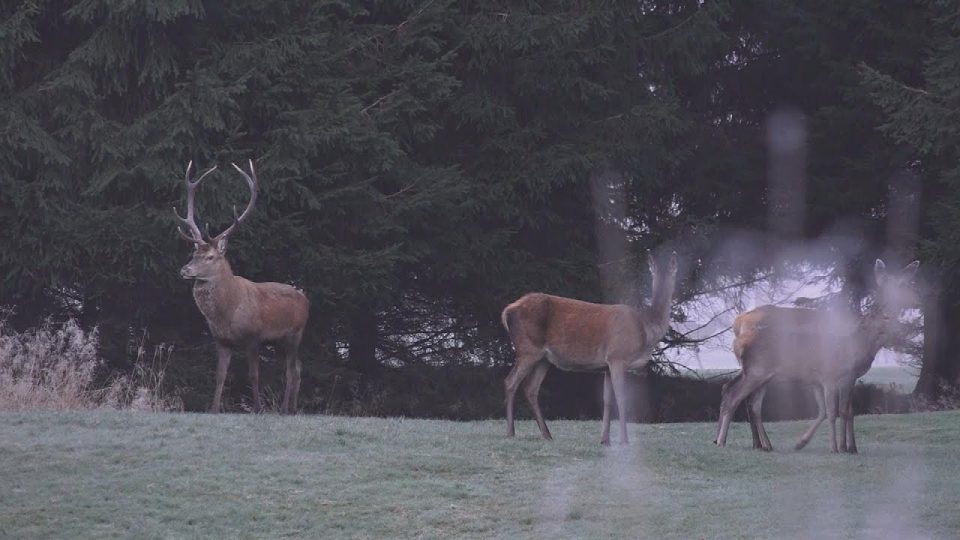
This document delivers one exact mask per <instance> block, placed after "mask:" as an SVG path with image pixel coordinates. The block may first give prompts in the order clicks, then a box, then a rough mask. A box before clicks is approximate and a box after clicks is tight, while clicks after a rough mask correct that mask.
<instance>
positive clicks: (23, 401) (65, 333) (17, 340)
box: [0, 312, 182, 411]
mask: <svg viewBox="0 0 960 540" xmlns="http://www.w3.org/2000/svg"><path fill="white" fill-rule="evenodd" d="M8 316H9V312H4V313H0V411H25V410H36V409H44V410H81V409H100V408H109V409H133V410H148V411H161V410H178V409H182V405H181V404H180V402H179V399H178V398H177V397H176V396H167V395H165V394H164V392H163V391H162V385H163V377H164V371H165V366H166V360H167V358H168V357H169V350H168V349H166V348H164V347H158V348H157V349H156V350H155V351H154V354H153V356H152V358H146V354H144V352H143V348H142V347H141V352H140V355H139V357H138V360H137V363H136V365H135V368H134V371H133V373H132V374H130V375H123V376H117V377H112V378H109V379H108V380H107V382H106V383H100V384H98V375H99V374H100V370H101V368H102V367H103V362H102V360H101V359H100V358H99V356H98V355H97V349H98V336H97V331H96V330H91V331H85V330H84V329H83V328H81V327H80V325H79V324H77V322H76V321H74V320H68V321H66V322H64V323H54V322H52V321H47V322H46V323H44V324H43V325H42V326H40V327H38V328H33V329H30V330H26V331H24V332H17V331H15V330H14V329H12V328H11V327H10V326H9V325H8V324H7V318H8Z"/></svg>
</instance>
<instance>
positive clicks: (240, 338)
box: [173, 160, 310, 413]
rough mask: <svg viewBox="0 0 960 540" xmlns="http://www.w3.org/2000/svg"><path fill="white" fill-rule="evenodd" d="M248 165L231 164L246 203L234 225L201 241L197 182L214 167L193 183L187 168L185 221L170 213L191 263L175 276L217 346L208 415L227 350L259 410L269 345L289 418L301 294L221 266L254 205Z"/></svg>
mask: <svg viewBox="0 0 960 540" xmlns="http://www.w3.org/2000/svg"><path fill="white" fill-rule="evenodd" d="M249 164H250V174H247V173H246V172H245V171H244V170H243V169H241V168H240V167H237V165H236V164H233V167H234V168H235V169H237V171H239V172H240V174H242V175H243V177H244V178H245V179H246V181H247V186H248V187H249V188H250V202H249V203H248V204H247V207H246V209H245V210H244V211H243V213H242V214H240V215H239V216H237V215H236V211H234V221H233V223H232V224H231V225H230V226H229V227H227V228H226V229H225V230H224V231H223V232H221V233H220V234H218V235H217V236H214V237H213V238H209V237H208V238H204V236H203V234H201V232H200V227H198V226H197V222H196V220H195V219H194V198H195V196H196V192H197V187H199V186H200V182H202V181H203V179H204V178H205V177H206V176H207V175H208V174H210V173H212V172H213V171H214V170H216V167H212V168H210V169H207V170H206V171H205V172H204V173H203V174H202V175H200V178H198V179H197V180H191V179H190V170H191V169H192V167H193V162H192V161H191V162H190V163H188V164H187V173H186V175H185V176H184V183H185V184H186V187H187V216H186V217H185V218H184V217H180V214H179V212H177V209H176V208H174V209H173V212H174V214H176V216H177V219H178V220H180V222H181V223H182V224H183V225H185V226H186V227H187V231H188V232H189V234H188V233H187V232H184V230H183V228H182V227H178V228H177V231H178V232H179V233H180V236H182V237H183V238H184V239H186V240H188V241H190V242H193V244H194V245H195V249H194V252H193V258H192V259H190V262H188V263H187V264H186V265H184V267H183V268H181V269H180V276H181V277H183V278H184V279H191V280H193V299H194V300H195V301H196V303H197V307H198V308H199V309H200V312H201V313H203V316H204V318H206V319H207V324H208V325H209V327H210V333H211V334H212V335H213V339H214V340H215V341H216V345H217V387H216V390H215V391H214V393H213V404H212V405H211V407H210V410H211V411H212V412H219V411H220V399H221V397H222V395H223V382H224V379H226V377H227V368H228V367H229V366H230V356H231V351H232V350H233V349H242V350H244V351H245V352H246V355H247V365H248V369H249V377H250V389H251V391H252V393H253V402H254V406H255V407H256V409H257V410H258V411H262V410H263V398H262V397H261V396H260V354H259V347H260V343H261V342H264V341H270V342H274V343H276V344H277V345H279V346H280V347H281V349H282V350H283V352H284V356H285V359H286V371H287V376H286V379H287V380H286V388H285V389H284V393H283V403H282V405H281V412H284V413H294V412H296V410H297V394H298V393H299V391H300V358H299V356H298V349H299V348H300V339H301V338H302V337H303V329H304V327H305V326H306V323H307V314H308V312H309V310H310V302H309V301H308V300H307V297H306V296H304V294H303V293H302V292H300V291H299V290H297V289H296V288H294V287H292V286H290V285H286V284H284V283H254V282H252V281H249V280H247V279H244V278H242V277H240V276H236V275H234V274H233V270H232V269H231V268H230V262H229V261H227V257H226V251H227V238H228V237H229V236H230V234H231V233H233V232H234V231H235V230H236V229H237V226H238V225H240V224H241V223H242V222H243V221H244V220H245V219H246V218H247V216H249V215H250V212H251V211H252V210H253V206H254V204H255V203H256V202H257V173H256V171H254V169H253V161H252V160H251V161H250V162H249Z"/></svg>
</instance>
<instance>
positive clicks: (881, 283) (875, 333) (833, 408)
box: [715, 259, 920, 453]
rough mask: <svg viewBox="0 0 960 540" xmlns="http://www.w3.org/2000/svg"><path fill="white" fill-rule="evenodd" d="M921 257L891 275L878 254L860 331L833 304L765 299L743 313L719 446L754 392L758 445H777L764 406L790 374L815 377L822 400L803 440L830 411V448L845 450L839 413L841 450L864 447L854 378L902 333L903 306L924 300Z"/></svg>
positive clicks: (751, 415) (752, 415) (751, 413)
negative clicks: (772, 388)
mask: <svg viewBox="0 0 960 540" xmlns="http://www.w3.org/2000/svg"><path fill="white" fill-rule="evenodd" d="M919 265H920V263H919V261H914V262H912V263H910V264H909V265H907V266H906V267H905V268H904V269H903V270H902V271H901V272H900V273H899V274H898V275H889V274H888V273H887V270H886V265H884V263H883V261H881V260H880V259H877V262H876V264H875V265H874V275H875V277H876V281H877V286H878V288H877V294H876V296H875V299H874V302H873V304H872V305H871V306H870V307H869V308H868V309H867V311H866V312H865V313H864V314H863V315H862V316H860V317H859V319H857V321H856V323H857V324H856V327H855V328H854V329H853V331H852V332H847V331H844V329H843V322H844V320H843V319H844V317H845V315H844V314H840V313H837V312H834V311H831V310H822V309H807V308H783V307H777V306H761V307H759V308H756V309H754V310H752V311H748V312H746V313H742V314H740V315H739V316H737V318H736V320H735V321H734V325H733V328H734V334H735V335H736V337H735V339H734V345H733V349H734V354H735V355H736V357H737V361H738V362H739V363H740V366H741V368H742V370H741V372H740V374H739V375H738V376H737V377H735V378H734V379H733V380H732V381H730V382H729V383H727V384H726V385H724V388H723V392H722V394H723V395H722V399H721V404H720V420H719V422H718V427H717V438H716V439H715V443H716V444H717V446H724V445H725V443H726V438H727V431H728V430H729V428H730V421H731V420H732V418H733V412H734V411H735V410H736V408H737V406H738V405H739V404H740V402H741V401H743V400H744V399H747V398H749V401H748V403H747V416H748V419H749V421H750V425H751V431H753V438H754V447H759V448H762V449H764V450H768V451H769V450H772V449H773V446H772V445H771V444H770V438H769V437H768V436H767V433H766V430H764V428H763V422H762V419H761V407H762V403H763V396H764V393H765V392H766V385H767V383H768V382H769V381H770V380H771V379H772V378H773V377H782V378H786V379H796V380H800V381H805V382H809V383H813V384H814V397H815V398H816V400H817V409H818V413H817V418H816V419H815V420H814V421H813V423H812V424H811V425H810V427H809V428H808V429H807V431H806V432H805V433H804V434H803V436H802V437H801V438H800V440H799V441H798V442H797V444H796V447H795V448H796V449H797V450H799V449H801V448H803V447H804V446H806V445H807V443H808V442H810V438H811V437H813V434H814V432H816V430H817V428H818V427H819V426H820V424H821V423H822V422H823V420H824V419H827V420H829V421H830V431H831V438H830V449H831V450H832V451H833V452H837V451H838V447H837V429H836V418H837V416H838V415H839V416H840V417H841V419H842V421H843V426H842V428H843V431H842V433H841V439H842V440H841V441H840V446H839V451H841V452H850V453H857V443H856V438H855V436H854V432H853V405H852V402H851V396H852V394H853V387H854V383H856V381H857V379H858V378H860V377H861V376H863V374H864V373H866V372H867V371H868V370H869V369H870V366H871V365H872V364H873V361H874V358H876V355H877V352H879V351H880V349H881V348H883V347H885V346H887V345H889V344H890V343H891V342H892V341H893V340H894V339H895V338H896V337H897V335H898V334H899V330H900V323H899V322H898V321H897V318H898V317H899V316H900V314H901V313H902V312H903V311H904V310H905V309H908V308H911V307H913V306H915V305H916V304H917V295H916V292H915V291H914V289H913V287H912V285H911V281H912V279H913V276H914V275H915V274H916V271H917V268H918V267H919Z"/></svg>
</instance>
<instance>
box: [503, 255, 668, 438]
mask: <svg viewBox="0 0 960 540" xmlns="http://www.w3.org/2000/svg"><path fill="white" fill-rule="evenodd" d="M648 263H649V265H650V273H651V275H652V276H653V291H652V301H651V305H650V306H645V307H642V308H639V309H638V308H634V307H631V306H626V305H623V304H616V305H607V304H591V303H589V302H582V301H580V300H573V299H571V298H563V297H560V296H552V295H549V294H542V293H530V294H526V295H524V296H523V297H521V298H520V299H519V300H517V301H516V302H514V303H512V304H510V305H508V306H507V307H506V308H504V310H503V313H502V314H501V320H502V321H503V325H504V327H506V329H507V332H508V333H509V334H510V340H511V341H512V342H513V346H514V348H515V349H516V351H517V360H516V363H515V364H514V366H513V369H512V370H510V374H509V375H507V378H506V379H505V380H504V387H505V389H506V394H507V395H506V398H507V436H508V437H512V436H513V435H514V427H513V398H514V395H515V394H516V391H517V388H518V387H519V386H520V383H521V382H523V383H524V393H525V394H526V396H527V401H528V402H529V404H530V408H531V409H532V410H533V414H534V416H535V417H536V419H537V425H538V426H539V427H540V434H541V435H543V438H544V439H552V438H553V437H552V436H551V435H550V430H549V429H547V423H546V421H544V419H543V413H542V412H541V411H540V404H539V401H538V396H539V393H540V384H541V383H543V378H544V377H545V376H546V374H547V368H548V366H549V364H553V365H554V366H556V367H558V368H560V369H563V370H567V371H596V370H606V371H605V372H604V377H603V432H602V434H601V435H600V443H601V444H603V445H609V444H610V413H611V411H612V409H613V401H614V399H616V402H617V406H618V410H619V418H620V440H621V442H623V443H627V442H628V439H627V411H626V401H627V399H626V397H627V396H626V391H627V386H626V373H627V370H628V369H638V368H641V367H643V366H644V365H645V364H646V363H647V362H648V361H649V360H650V354H651V352H652V351H653V348H654V347H655V346H656V344H657V343H658V342H659V341H660V340H661V339H662V338H663V336H664V335H666V333H667V330H668V329H669V327H670V309H671V307H672V305H671V301H672V297H673V289H674V286H675V283H676V277H677V254H676V253H674V254H672V256H671V257H670V263H669V266H668V267H667V268H662V267H660V266H658V265H657V264H656V262H655V261H654V259H653V258H652V257H648Z"/></svg>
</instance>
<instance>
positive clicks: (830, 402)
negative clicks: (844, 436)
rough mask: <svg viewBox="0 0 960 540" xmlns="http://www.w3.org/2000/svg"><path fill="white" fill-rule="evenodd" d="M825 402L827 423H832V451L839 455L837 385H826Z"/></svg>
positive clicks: (824, 390)
mask: <svg viewBox="0 0 960 540" xmlns="http://www.w3.org/2000/svg"><path fill="white" fill-rule="evenodd" d="M823 400H824V403H825V404H826V407H827V421H829V422H830V451H831V452H833V453H834V454H836V453H837V385H836V384H835V383H831V384H827V385H824V387H823Z"/></svg>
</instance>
